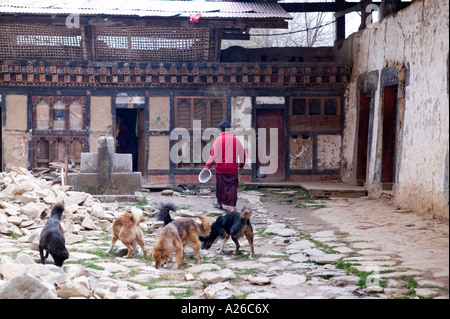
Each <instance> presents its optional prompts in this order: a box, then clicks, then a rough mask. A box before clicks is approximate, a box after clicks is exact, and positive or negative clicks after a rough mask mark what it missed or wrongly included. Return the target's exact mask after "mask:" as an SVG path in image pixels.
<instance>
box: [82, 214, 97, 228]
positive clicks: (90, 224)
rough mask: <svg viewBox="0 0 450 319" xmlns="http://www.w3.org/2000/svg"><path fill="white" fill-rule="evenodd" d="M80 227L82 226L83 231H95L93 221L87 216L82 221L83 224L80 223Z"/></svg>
mask: <svg viewBox="0 0 450 319" xmlns="http://www.w3.org/2000/svg"><path fill="white" fill-rule="evenodd" d="M81 226H83V227H84V228H85V229H89V230H96V229H97V226H96V225H95V223H94V221H93V220H92V219H91V218H90V217H89V216H86V217H85V218H84V219H83V222H82V223H81Z"/></svg>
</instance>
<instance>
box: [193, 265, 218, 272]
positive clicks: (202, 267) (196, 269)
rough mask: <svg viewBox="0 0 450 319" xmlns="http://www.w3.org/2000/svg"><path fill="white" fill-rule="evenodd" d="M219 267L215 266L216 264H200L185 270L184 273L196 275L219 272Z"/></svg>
mask: <svg viewBox="0 0 450 319" xmlns="http://www.w3.org/2000/svg"><path fill="white" fill-rule="evenodd" d="M220 269H221V268H220V266H217V265H216V264H201V265H195V266H192V267H190V268H187V269H186V272H189V273H191V274H196V273H199V272H205V271H214V270H220Z"/></svg>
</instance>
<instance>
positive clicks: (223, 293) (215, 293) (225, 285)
mask: <svg viewBox="0 0 450 319" xmlns="http://www.w3.org/2000/svg"><path fill="white" fill-rule="evenodd" d="M239 293H240V291H239V290H238V289H237V288H236V287H234V286H233V285H232V284H230V283H229V282H219V283H216V284H213V285H210V286H208V287H207V288H206V289H205V290H204V295H205V298H206V299H234V298H235V297H236V296H238V295H239Z"/></svg>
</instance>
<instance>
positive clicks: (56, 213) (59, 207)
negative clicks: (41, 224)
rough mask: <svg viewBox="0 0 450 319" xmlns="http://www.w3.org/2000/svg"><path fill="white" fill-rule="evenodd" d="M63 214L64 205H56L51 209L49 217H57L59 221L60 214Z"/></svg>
mask: <svg viewBox="0 0 450 319" xmlns="http://www.w3.org/2000/svg"><path fill="white" fill-rule="evenodd" d="M63 212H64V203H57V204H55V206H53V208H52V212H51V213H50V217H52V216H57V217H58V219H59V220H61V216H62V213H63Z"/></svg>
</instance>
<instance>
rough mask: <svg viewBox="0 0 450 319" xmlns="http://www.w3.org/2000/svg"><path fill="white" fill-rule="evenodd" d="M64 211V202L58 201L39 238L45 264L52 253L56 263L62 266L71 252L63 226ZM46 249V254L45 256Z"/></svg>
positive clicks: (42, 260)
mask: <svg viewBox="0 0 450 319" xmlns="http://www.w3.org/2000/svg"><path fill="white" fill-rule="evenodd" d="M63 212H64V204H62V203H58V204H55V206H53V208H52V211H51V213H50V218H49V219H48V220H47V222H46V223H45V226H44V228H43V229H42V232H41V237H40V239H39V255H40V256H41V263H42V264H43V265H45V259H46V258H48V255H49V254H50V255H52V258H53V260H54V261H55V265H56V266H58V267H61V266H62V264H63V262H64V260H66V259H68V258H69V252H68V251H67V248H66V240H65V238H64V230H63V228H62V226H61V222H60V221H61V217H62V214H63ZM44 250H46V254H45V256H44Z"/></svg>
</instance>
